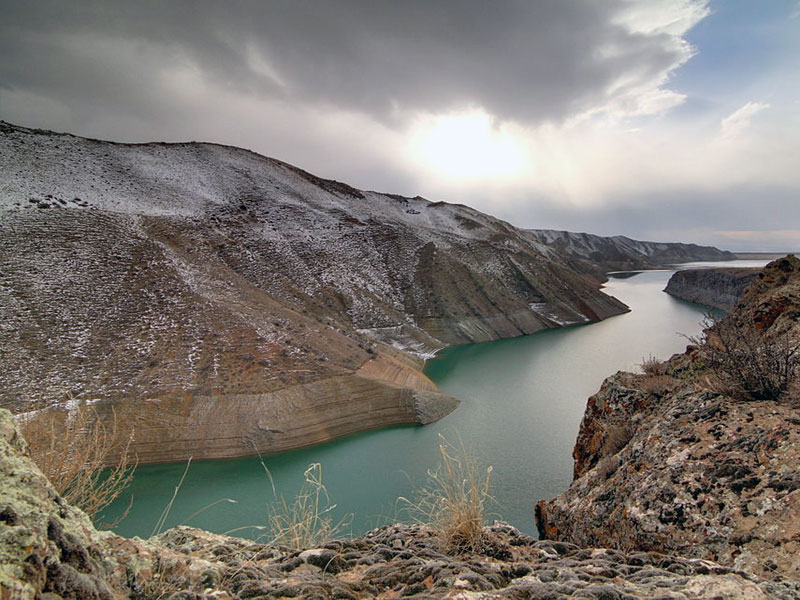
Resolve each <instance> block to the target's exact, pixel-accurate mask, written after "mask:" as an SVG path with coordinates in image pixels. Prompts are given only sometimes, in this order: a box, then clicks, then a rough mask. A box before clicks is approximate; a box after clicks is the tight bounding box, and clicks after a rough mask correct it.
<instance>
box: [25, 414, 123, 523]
mask: <svg viewBox="0 0 800 600" xmlns="http://www.w3.org/2000/svg"><path fill="white" fill-rule="evenodd" d="M112 414H113V417H112V419H111V422H110V423H108V424H106V423H103V421H102V420H101V419H100V418H99V416H98V415H97V412H96V411H95V410H94V409H92V408H90V407H88V406H86V405H85V404H78V405H77V406H76V407H75V409H74V410H72V411H69V412H68V413H67V414H66V415H64V414H63V413H62V412H61V411H56V410H50V411H47V412H46V413H44V414H41V413H40V414H37V415H35V416H32V417H30V418H27V419H24V420H22V423H21V429H22V433H23V435H24V436H25V439H26V440H27V442H28V447H29V448H30V454H31V458H32V459H33V461H34V462H35V463H36V465H37V466H38V467H39V469H41V471H42V473H44V474H45V476H46V477H47V478H48V479H49V480H50V483H51V484H52V485H53V487H54V488H55V489H56V491H57V492H58V493H59V494H61V496H62V497H63V498H64V500H66V501H67V502H68V503H69V504H71V505H73V506H77V507H78V508H80V509H81V510H83V511H84V512H85V513H86V514H88V515H89V516H90V517H92V518H94V517H96V516H97V515H98V514H99V513H100V511H102V510H103V509H104V508H105V507H106V506H108V505H109V504H111V503H112V502H113V501H114V500H115V499H116V498H117V497H119V495H120V494H121V493H122V491H123V490H124V489H125V488H126V487H127V486H128V484H130V482H131V480H132V479H133V472H134V470H135V468H136V461H133V462H130V461H129V459H128V451H129V449H130V444H131V442H132V440H133V434H132V433H131V434H130V435H128V436H127V437H124V436H121V435H120V434H119V431H118V427H117V417H116V414H115V413H112ZM112 455H118V456H119V458H118V460H117V461H116V462H115V463H113V464H111V465H110V466H109V465H108V463H107V461H108V459H109V458H110V456H112Z"/></svg>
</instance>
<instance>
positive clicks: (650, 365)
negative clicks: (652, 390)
mask: <svg viewBox="0 0 800 600" xmlns="http://www.w3.org/2000/svg"><path fill="white" fill-rule="evenodd" d="M639 368H640V369H641V370H642V373H644V374H645V375H648V376H651V377H654V376H657V375H663V374H664V363H663V362H661V361H660V360H658V359H657V358H656V357H655V356H652V355H651V356H648V357H647V358H645V359H643V360H642V362H640V363H639Z"/></svg>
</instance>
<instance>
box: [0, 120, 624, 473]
mask: <svg viewBox="0 0 800 600" xmlns="http://www.w3.org/2000/svg"><path fill="white" fill-rule="evenodd" d="M570 260H571V259H570ZM565 262H569V261H568V260H567V259H565V258H564V257H563V256H562V255H561V254H560V253H559V252H557V251H554V250H553V248H552V247H548V246H547V245H545V244H544V243H542V242H538V241H536V239H535V238H534V237H533V236H532V234H531V233H530V232H526V231H523V230H520V229H517V228H515V227H513V226H511V225H509V224H508V223H505V222H503V221H500V220H498V219H495V218H493V217H490V216H488V215H485V214H482V213H480V212H478V211H476V210H473V209H471V208H468V207H466V206H461V205H453V204H447V203H444V202H429V201H427V200H425V199H423V198H420V197H416V198H406V197H402V196H397V195H390V194H380V193H377V192H367V191H361V190H357V189H354V188H352V187H350V186H348V185H346V184H343V183H340V182H337V181H331V180H326V179H321V178H319V177H316V176H314V175H311V174H309V173H307V172H305V171H303V170H301V169H298V168H296V167H293V166H291V165H288V164H285V163H282V162H280V161H277V160H273V159H269V158H265V157H263V156H259V155H258V154H255V153H253V152H250V151H247V150H242V149H239V148H232V147H225V146H219V145H214V144H200V143H186V144H161V143H153V144H139V145H131V144H116V143H111V142H103V141H98V140H89V139H84V138H80V137H75V136H72V135H67V134H57V133H53V132H48V131H41V130H32V129H27V128H23V127H17V126H14V125H10V124H6V123H2V124H0V347H2V348H3V353H2V356H0V405H2V406H5V407H9V408H11V409H12V410H14V411H15V412H23V411H31V410H34V409H42V408H47V407H53V406H57V407H60V408H62V409H67V408H69V407H71V406H73V405H74V404H75V402H77V401H80V400H89V401H91V402H93V406H94V407H95V408H96V409H97V410H98V411H99V412H101V413H102V414H108V415H110V414H111V412H112V409H113V411H114V412H115V414H116V415H117V419H118V420H119V422H121V423H124V424H127V425H130V426H131V427H133V428H134V429H135V435H136V438H135V451H136V452H137V453H138V455H139V458H140V460H141V461H142V462H154V461H163V460H181V459H183V458H185V457H186V456H190V455H191V456H194V457H196V458H203V457H221V456H236V455H241V454H248V453H252V452H254V451H255V450H256V449H258V450H260V451H262V452H273V451H278V450H284V449H287V448H291V447H297V446H300V445H305V444H309V443H314V442H319V441H322V440H325V439H330V438H332V437H336V436H339V435H344V434H346V433H351V432H353V431H358V430H362V429H367V428H369V427H375V426H380V425H386V424H391V423H399V422H420V423H424V422H429V421H431V420H433V419H436V418H438V417H441V416H442V415H444V414H446V413H447V412H449V411H450V410H452V409H453V407H454V406H455V404H456V401H455V400H454V399H452V398H449V397H447V396H445V395H443V394H441V393H440V392H439V391H438V390H437V388H436V386H435V385H434V384H433V383H432V382H431V381H430V380H428V379H427V377H425V376H424V375H423V374H422V372H421V371H420V369H421V366H422V361H421V360H420V358H419V357H420V356H425V355H429V354H430V353H431V352H433V351H435V350H437V349H439V348H442V347H444V346H447V345H453V344H462V343H468V342H478V341H486V340H493V339H498V338H502V337H513V336H518V335H523V334H527V333H533V332H535V331H538V330H541V329H545V328H549V327H560V326H563V325H566V324H570V323H584V322H589V321H597V320H600V319H603V318H606V317H608V316H611V315H615V314H619V313H621V312H624V311H626V310H627V309H626V307H625V306H624V305H623V304H622V303H620V302H619V301H617V300H616V299H614V298H611V297H609V296H607V295H605V294H603V293H602V292H600V291H599V290H598V285H599V278H598V277H597V276H590V275H587V272H586V271H584V272H583V273H579V272H576V271H575V270H573V269H571V268H570V267H568V266H567V265H566V264H565ZM109 418H110V417H109Z"/></svg>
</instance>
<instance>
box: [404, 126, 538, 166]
mask: <svg viewBox="0 0 800 600" xmlns="http://www.w3.org/2000/svg"><path fill="white" fill-rule="evenodd" d="M410 152H411V157H412V159H413V160H414V161H415V162H417V163H419V164H420V165H421V166H422V167H423V168H425V169H426V170H428V171H431V172H432V173H434V174H436V175H439V176H442V177H447V178H450V179H461V180H467V179H468V180H474V179H486V178H496V179H503V178H506V177H510V176H513V175H515V174H517V173H518V172H519V171H520V170H521V169H522V167H523V165H524V163H525V160H524V152H523V149H522V147H521V146H520V145H519V144H518V143H517V142H516V141H515V139H514V137H513V134H512V133H510V132H509V131H507V130H506V129H505V128H503V127H495V125H494V123H493V121H492V118H491V117H490V116H489V115H487V114H486V113H484V112H482V111H470V112H462V113H455V114H450V115H443V116H435V117H426V118H423V119H420V120H419V121H418V122H417V123H416V125H415V126H414V128H413V132H412V136H411V143H410Z"/></svg>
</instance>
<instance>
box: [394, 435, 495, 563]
mask: <svg viewBox="0 0 800 600" xmlns="http://www.w3.org/2000/svg"><path fill="white" fill-rule="evenodd" d="M439 437H440V439H441V443H440V444H439V465H438V466H437V468H436V470H434V471H428V485H427V486H426V487H424V488H422V489H421V490H419V491H417V492H416V494H415V496H414V500H413V501H411V500H408V499H406V498H400V501H401V502H403V503H404V504H406V506H407V509H406V510H407V512H408V513H409V514H410V515H411V517H412V519H413V520H414V521H416V522H419V523H425V524H429V525H431V526H432V527H434V528H435V529H436V530H437V531H438V532H439V534H440V536H441V539H442V541H443V542H444V544H445V545H446V546H447V547H448V548H449V549H453V550H456V551H467V550H473V551H479V550H480V548H481V547H482V545H483V525H484V521H485V520H486V509H487V505H488V504H489V502H490V501H491V500H492V497H491V496H490V494H489V486H490V482H491V473H492V467H487V468H486V469H483V468H482V467H481V466H480V465H479V464H478V461H477V460H476V459H475V456H474V455H473V454H471V453H470V452H468V451H467V450H466V448H465V447H464V444H463V442H462V443H460V444H459V446H457V447H456V446H453V445H452V444H450V443H449V442H448V441H447V440H446V439H445V438H444V437H443V436H441V435H440V436H439Z"/></svg>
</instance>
